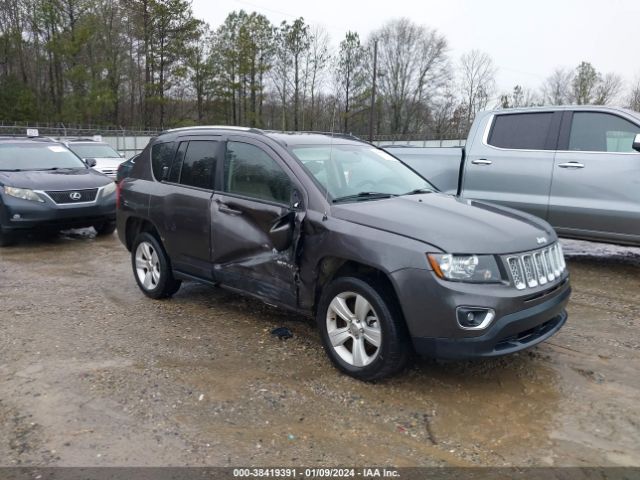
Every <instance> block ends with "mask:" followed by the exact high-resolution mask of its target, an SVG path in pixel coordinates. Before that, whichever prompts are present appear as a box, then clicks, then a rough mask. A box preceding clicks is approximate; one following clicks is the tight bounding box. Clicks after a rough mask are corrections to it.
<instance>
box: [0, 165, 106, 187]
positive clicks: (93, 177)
mask: <svg viewBox="0 0 640 480" xmlns="http://www.w3.org/2000/svg"><path fill="white" fill-rule="evenodd" d="M111 182H112V180H111V179H110V178H108V177H106V176H105V175H103V174H102V173H99V172H96V171H95V170H93V169H91V168H74V169H62V170H45V171H32V172H0V184H3V185H7V186H10V187H17V188H29V189H31V190H82V189H86V188H98V187H102V186H104V185H106V184H108V183H111Z"/></svg>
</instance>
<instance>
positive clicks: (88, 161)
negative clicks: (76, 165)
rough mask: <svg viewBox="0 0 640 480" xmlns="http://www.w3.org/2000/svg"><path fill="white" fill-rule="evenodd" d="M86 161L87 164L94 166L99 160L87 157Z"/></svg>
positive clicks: (90, 166)
mask: <svg viewBox="0 0 640 480" xmlns="http://www.w3.org/2000/svg"><path fill="white" fill-rule="evenodd" d="M84 162H85V163H86V164H87V167H89V168H93V167H95V166H96V164H97V163H98V162H96V159H95V158H85V160H84Z"/></svg>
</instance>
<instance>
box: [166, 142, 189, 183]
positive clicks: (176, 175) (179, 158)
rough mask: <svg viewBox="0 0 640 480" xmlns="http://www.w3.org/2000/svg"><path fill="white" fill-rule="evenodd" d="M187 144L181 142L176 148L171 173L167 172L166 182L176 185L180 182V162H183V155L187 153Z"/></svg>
mask: <svg viewBox="0 0 640 480" xmlns="http://www.w3.org/2000/svg"><path fill="white" fill-rule="evenodd" d="M188 146H189V142H182V143H181V144H180V146H179V147H178V151H177V152H176V156H175V158H174V159H173V163H172V164H171V171H170V172H169V178H168V180H169V181H170V182H174V183H178V182H179V181H180V171H181V170H182V162H183V161H184V154H185V153H186V152H187V147H188Z"/></svg>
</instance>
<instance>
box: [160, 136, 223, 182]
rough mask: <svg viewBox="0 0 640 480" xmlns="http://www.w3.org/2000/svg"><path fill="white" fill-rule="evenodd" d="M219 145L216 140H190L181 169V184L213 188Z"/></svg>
mask: <svg viewBox="0 0 640 480" xmlns="http://www.w3.org/2000/svg"><path fill="white" fill-rule="evenodd" d="M218 145H219V144H218V142H217V141H215V140H192V141H190V142H189V146H188V147H187V151H186V153H185V154H184V160H183V161H182V169H181V171H180V183H181V184H183V185H189V186H191V187H199V188H206V189H209V190H213V185H214V174H215V169H216V168H215V167H216V154H217V152H218ZM181 148H182V146H181ZM176 159H177V157H176ZM171 173H172V174H173V169H172V170H171Z"/></svg>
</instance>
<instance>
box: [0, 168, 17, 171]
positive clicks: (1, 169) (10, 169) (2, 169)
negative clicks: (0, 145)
mask: <svg viewBox="0 0 640 480" xmlns="http://www.w3.org/2000/svg"><path fill="white" fill-rule="evenodd" d="M21 171H22V169H21V168H0V172H21Z"/></svg>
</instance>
